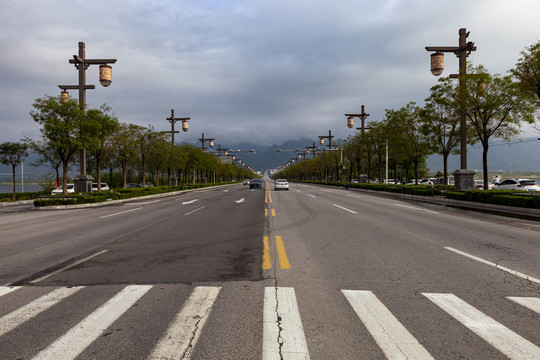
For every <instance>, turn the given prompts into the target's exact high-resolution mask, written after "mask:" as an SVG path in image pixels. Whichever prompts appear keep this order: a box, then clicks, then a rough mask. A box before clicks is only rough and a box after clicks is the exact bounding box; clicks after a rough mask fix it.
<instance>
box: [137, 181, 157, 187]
mask: <svg viewBox="0 0 540 360" xmlns="http://www.w3.org/2000/svg"><path fill="white" fill-rule="evenodd" d="M152 186H154V184H152V183H151V182H145V183H144V187H152ZM139 187H143V185H142V183H140V184H139Z"/></svg>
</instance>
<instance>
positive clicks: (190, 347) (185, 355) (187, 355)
mask: <svg viewBox="0 0 540 360" xmlns="http://www.w3.org/2000/svg"><path fill="white" fill-rule="evenodd" d="M218 297H219V295H218ZM205 300H208V298H206V299H205ZM216 301H217V298H216V299H215V300H213V301H212V306H210V307H208V308H207V309H206V311H205V314H204V315H202V316H200V315H195V316H194V317H193V319H197V322H196V323H195V328H194V329H193V332H192V334H191V337H190V338H189V344H188V346H187V348H186V350H185V351H184V353H183V354H182V355H181V357H180V359H189V358H190V357H191V352H192V351H193V342H194V341H195V338H196V337H197V333H198V332H199V324H200V323H201V321H202V320H203V319H204V318H205V317H207V316H209V315H210V312H211V311H212V310H213V309H214V304H215V303H216Z"/></svg>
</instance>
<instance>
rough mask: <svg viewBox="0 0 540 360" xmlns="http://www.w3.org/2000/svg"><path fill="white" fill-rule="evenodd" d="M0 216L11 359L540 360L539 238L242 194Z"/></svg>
mask: <svg viewBox="0 0 540 360" xmlns="http://www.w3.org/2000/svg"><path fill="white" fill-rule="evenodd" d="M25 210H26V208H25V207H21V208H18V209H15V208H14V210H11V211H7V210H5V209H4V210H3V212H2V214H0V233H1V234H2V236H1V239H0V253H1V254H2V261H1V262H0V285H3V286H1V287H0V349H2V352H1V355H0V357H1V358H2V359H72V358H77V359H180V358H186V359H187V358H191V359H261V358H262V359H308V358H310V359H386V358H388V359H431V358H434V359H507V358H511V359H540V331H538V329H540V261H539V259H540V236H539V235H540V224H539V223H536V222H530V221H526V220H517V219H510V218H504V217H499V216H494V215H487V214H479V213H474V212H469V211H464V210H459V209H453V208H450V207H442V206H437V205H428V204H420V203H414V202H407V201H403V200H397V199H396V200H394V199H388V198H381V197H377V196H372V195H366V194H363V193H361V192H355V191H351V190H349V191H347V190H344V189H338V188H326V187H318V186H313V185H305V184H296V183H293V184H291V189H290V191H280V192H276V191H274V190H273V189H272V187H271V184H269V186H267V187H265V188H264V189H262V190H258V189H254V190H249V189H248V188H247V186H243V185H240V184H237V185H230V186H226V187H219V188H211V189H206V190H198V191H193V192H186V193H183V194H180V195H175V196H170V197H165V198H160V199H138V200H136V201H132V202H127V203H122V204H115V205H110V206H106V207H99V208H86V209H72V210H55V211H43V212H42V211H25Z"/></svg>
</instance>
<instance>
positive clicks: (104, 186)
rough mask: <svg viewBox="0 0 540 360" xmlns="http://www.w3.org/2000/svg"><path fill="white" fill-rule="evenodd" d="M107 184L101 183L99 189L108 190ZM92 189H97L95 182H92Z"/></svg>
mask: <svg viewBox="0 0 540 360" xmlns="http://www.w3.org/2000/svg"><path fill="white" fill-rule="evenodd" d="M109 190H111V189H110V188H109V185H107V183H101V191H109ZM92 191H98V186H97V183H92Z"/></svg>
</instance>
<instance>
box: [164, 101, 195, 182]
mask: <svg viewBox="0 0 540 360" xmlns="http://www.w3.org/2000/svg"><path fill="white" fill-rule="evenodd" d="M189 119H191V118H188V117H183V118H176V117H174V109H171V117H168V118H166V120H168V121H169V122H170V123H171V131H162V133H165V134H168V133H170V134H171V145H172V147H173V149H174V134H177V133H179V131H175V130H174V124H176V122H177V121H182V130H183V131H184V132H186V131H188V127H189V124H188V121H189ZM172 170H173V171H172V176H171V177H170V178H169V185H172V186H176V185H178V180H177V178H176V171H175V169H172Z"/></svg>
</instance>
